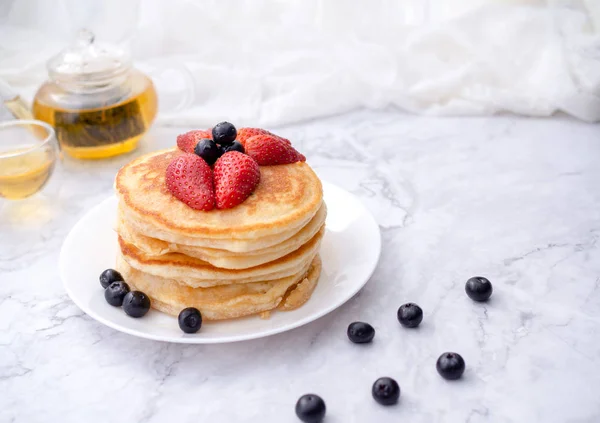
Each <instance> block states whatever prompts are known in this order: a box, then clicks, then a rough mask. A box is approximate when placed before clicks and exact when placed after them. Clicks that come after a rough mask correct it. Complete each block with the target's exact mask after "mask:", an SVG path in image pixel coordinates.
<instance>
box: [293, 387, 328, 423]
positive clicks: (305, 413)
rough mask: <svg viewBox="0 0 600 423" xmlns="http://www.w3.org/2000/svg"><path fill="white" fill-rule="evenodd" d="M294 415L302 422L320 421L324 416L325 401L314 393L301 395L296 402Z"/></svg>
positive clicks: (313, 422)
mask: <svg viewBox="0 0 600 423" xmlns="http://www.w3.org/2000/svg"><path fill="white" fill-rule="evenodd" d="M296 415H297V416H298V418H299V419H300V420H302V421H303V422H304V423H320V422H321V421H323V417H325V401H323V399H322V398H321V397H320V396H318V395H315V394H306V395H302V396H301V397H300V399H299V400H298V402H297V403H296Z"/></svg>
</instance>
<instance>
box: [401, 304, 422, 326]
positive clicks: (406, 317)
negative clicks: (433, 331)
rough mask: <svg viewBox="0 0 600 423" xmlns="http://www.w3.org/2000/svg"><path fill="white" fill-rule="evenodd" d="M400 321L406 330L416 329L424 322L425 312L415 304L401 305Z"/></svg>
mask: <svg viewBox="0 0 600 423" xmlns="http://www.w3.org/2000/svg"><path fill="white" fill-rule="evenodd" d="M398 321H399V322H400V324H401V325H402V326H404V327H406V328H416V327H417V326H419V325H420V324H421V322H422V321H423V310H422V309H421V307H419V306H418V305H416V304H414V303H407V304H404V305H401V306H400V308H399V309H398Z"/></svg>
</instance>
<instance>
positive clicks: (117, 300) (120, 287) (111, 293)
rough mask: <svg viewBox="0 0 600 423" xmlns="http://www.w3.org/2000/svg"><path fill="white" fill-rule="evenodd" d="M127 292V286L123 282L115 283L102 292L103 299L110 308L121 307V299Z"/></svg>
mask: <svg viewBox="0 0 600 423" xmlns="http://www.w3.org/2000/svg"><path fill="white" fill-rule="evenodd" d="M128 292H129V285H127V284H126V283H125V282H123V281H116V282H113V283H111V284H110V285H108V288H106V290H105V291H104V298H105V299H106V302H107V303H109V304H110V305H111V306H115V307H121V305H122V304H123V298H125V295H127V293H128Z"/></svg>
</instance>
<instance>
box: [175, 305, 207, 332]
mask: <svg viewBox="0 0 600 423" xmlns="http://www.w3.org/2000/svg"><path fill="white" fill-rule="evenodd" d="M177 321H178V322H179V328H180V329H181V330H182V331H184V332H185V333H196V332H198V331H199V330H200V327H201V326H202V314H201V313H200V310H198V309H197V308H194V307H188V308H184V309H183V310H181V312H180V313H179V317H178V318H177Z"/></svg>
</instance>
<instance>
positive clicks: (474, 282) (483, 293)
mask: <svg viewBox="0 0 600 423" xmlns="http://www.w3.org/2000/svg"><path fill="white" fill-rule="evenodd" d="M493 290H494V289H493V288H492V283H491V282H490V281H489V280H487V279H486V278H484V277H482V276H475V277H473V278H471V279H469V280H468V281H467V283H466V284H465V292H466V293H467V295H468V296H469V298H470V299H472V300H473V301H479V302H483V301H487V300H489V298H490V297H491V296H492V291H493Z"/></svg>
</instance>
